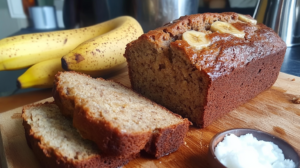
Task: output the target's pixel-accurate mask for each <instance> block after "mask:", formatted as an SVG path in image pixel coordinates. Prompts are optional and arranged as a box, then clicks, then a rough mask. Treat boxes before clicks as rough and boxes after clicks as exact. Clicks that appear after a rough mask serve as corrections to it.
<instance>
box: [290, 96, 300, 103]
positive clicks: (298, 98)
mask: <svg viewBox="0 0 300 168" xmlns="http://www.w3.org/2000/svg"><path fill="white" fill-rule="evenodd" d="M292 101H293V103H295V104H300V97H294V98H293V100H292Z"/></svg>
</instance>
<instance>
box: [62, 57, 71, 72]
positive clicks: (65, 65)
mask: <svg viewBox="0 0 300 168" xmlns="http://www.w3.org/2000/svg"><path fill="white" fill-rule="evenodd" d="M61 67H62V68H63V69H64V70H66V71H68V70H69V68H68V63H67V61H66V60H65V59H64V58H61Z"/></svg>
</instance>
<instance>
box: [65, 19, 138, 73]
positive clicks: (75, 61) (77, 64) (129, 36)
mask: <svg viewBox="0 0 300 168" xmlns="http://www.w3.org/2000/svg"><path fill="white" fill-rule="evenodd" d="M116 22H117V23H118V26H117V27H116V28H115V29H113V30H111V31H109V32H107V33H105V34H102V35H100V36H98V37H95V38H93V39H90V40H88V41H86V42H84V43H82V44H80V45H79V46H78V47H76V48H75V49H74V50H73V51H71V52H70V53H68V54H67V55H65V56H63V57H62V67H63V69H65V70H75V71H79V72H83V73H87V74H90V73H91V72H97V71H99V70H105V69H109V68H111V67H115V66H117V65H121V64H123V63H124V62H125V61H126V59H125V58H124V56H123V54H124V52H125V47H126V44H127V43H129V42H131V41H132V40H135V39H137V38H138V37H139V36H140V35H142V34H143V29H142V27H141V26H140V24H139V23H138V22H137V21H136V20H135V19H134V18H132V17H128V16H123V17H120V18H117V19H116Z"/></svg>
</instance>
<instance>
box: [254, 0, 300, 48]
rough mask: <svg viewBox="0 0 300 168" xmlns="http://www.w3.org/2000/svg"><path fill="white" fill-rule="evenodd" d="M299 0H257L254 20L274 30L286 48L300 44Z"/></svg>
mask: <svg viewBox="0 0 300 168" xmlns="http://www.w3.org/2000/svg"><path fill="white" fill-rule="evenodd" d="M299 10H300V0H258V3H257V6H256V9H255V12H254V15H253V16H254V18H256V19H257V20H258V22H260V20H261V22H262V23H264V24H265V25H267V26H268V27H271V28H272V29H274V31H275V32H276V33H278V35H279V36H280V37H281V38H282V39H283V41H285V43H286V45H287V46H289V47H290V46H295V45H299V44H300V16H299V14H300V11H299Z"/></svg>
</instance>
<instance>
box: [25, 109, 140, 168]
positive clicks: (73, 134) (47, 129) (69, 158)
mask: <svg viewBox="0 0 300 168" xmlns="http://www.w3.org/2000/svg"><path fill="white" fill-rule="evenodd" d="M22 117H23V126H24V128H25V136H26V140H27V143H28V146H29V147H30V148H31V149H32V150H33V152H34V154H35V155H36V157H37V158H38V160H39V161H40V163H41V165H42V166H43V167H49V168H50V167H59V168H65V167H68V168H71V167H76V168H81V167H86V168H90V167H107V168H113V167H119V166H123V165H125V164H126V163H128V162H129V161H130V160H131V159H134V158H135V157H137V156H138V155H139V154H136V155H132V156H129V157H112V156H104V155H103V154H102V152H100V151H99V149H98V148H97V145H96V144H95V143H93V142H92V141H90V140H85V139H83V138H82V137H81V136H80V134H79V133H78V132H77V130H76V129H75V128H74V127H72V121H71V120H70V119H68V118H66V117H64V116H63V115H62V114H61V113H60V111H59V108H58V107H57V106H56V105H55V104H54V103H45V104H33V105H28V106H25V107H24V108H23V113H22Z"/></svg>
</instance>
